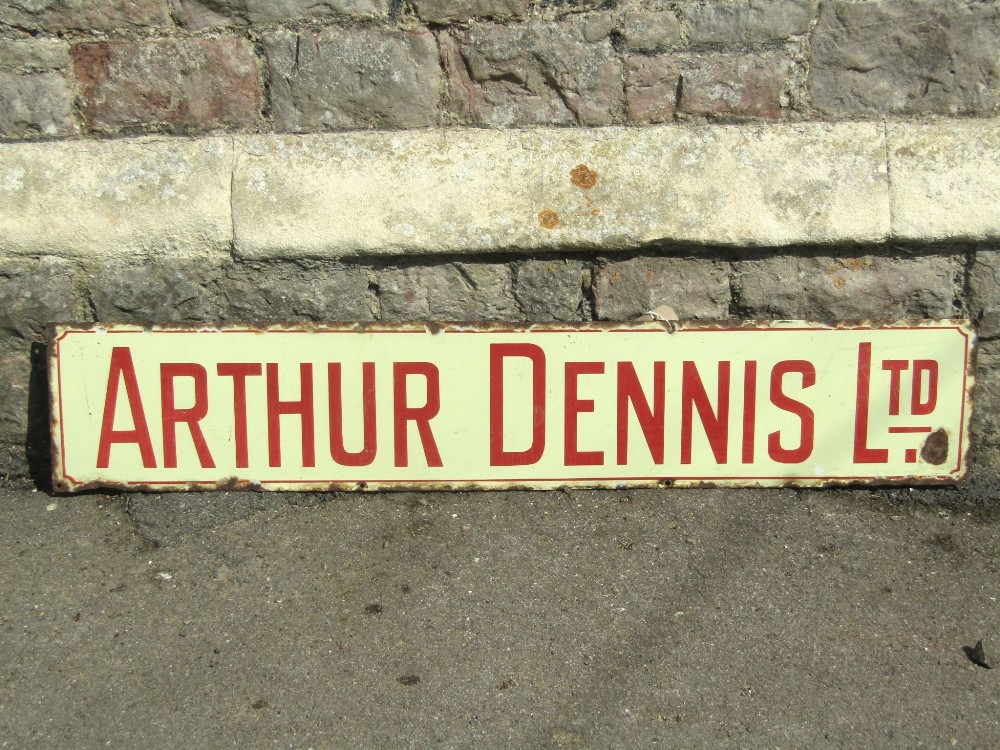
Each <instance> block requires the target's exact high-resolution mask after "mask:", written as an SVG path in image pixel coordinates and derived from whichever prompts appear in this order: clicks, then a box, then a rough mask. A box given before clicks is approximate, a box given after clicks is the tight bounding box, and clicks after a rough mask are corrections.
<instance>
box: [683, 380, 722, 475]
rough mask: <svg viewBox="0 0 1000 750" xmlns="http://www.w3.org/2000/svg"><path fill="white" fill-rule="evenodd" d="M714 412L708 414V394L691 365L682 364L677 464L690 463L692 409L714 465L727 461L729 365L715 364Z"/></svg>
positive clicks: (692, 423)
mask: <svg viewBox="0 0 1000 750" xmlns="http://www.w3.org/2000/svg"><path fill="white" fill-rule="evenodd" d="M716 400H717V401H718V403H719V409H718V412H713V411H712V404H711V403H710V402H709V400H708V393H706V392H705V386H704V385H703V384H702V382H701V376H700V375H699V374H698V368H697V367H696V366H695V363H694V362H690V361H688V362H685V363H684V375H683V378H682V380H681V463H682V464H689V463H691V442H692V435H691V433H692V432H693V431H694V409H697V410H698V416H699V417H700V418H701V423H702V425H703V426H704V428H705V435H706V436H707V437H708V444H709V445H710V446H711V448H712V454H713V455H714V456H715V461H716V463H720V464H724V463H726V462H727V460H728V448H729V445H728V442H729V362H719V387H718V398H717V399H716Z"/></svg>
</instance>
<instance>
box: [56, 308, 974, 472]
mask: <svg viewBox="0 0 1000 750" xmlns="http://www.w3.org/2000/svg"><path fill="white" fill-rule="evenodd" d="M974 348H975V336H974V334H973V332H972V330H971V329H970V326H969V324H968V322H967V321H925V322H920V323H893V324H868V323H863V324H844V323H841V324H836V325H824V324H818V323H806V322H796V321H780V322H771V323H761V322H731V323H715V324H706V323H691V322H680V323H660V322H652V323H630V324H617V323H616V324H599V323H585V324H579V325H532V326H512V325H497V324H482V325H433V324H427V325H423V324H416V325H414V324H402V325H356V326H333V325H332V326H294V327H292V326H271V327H262V328H238V327H221V328H219V327H170V326H162V327H156V326H154V327H151V328H139V327H134V326H99V325H81V326H58V327H55V328H54V329H53V330H52V333H51V340H50V349H49V356H50V363H49V364H50V369H49V372H50V383H51V407H52V426H53V432H52V443H53V466H54V483H55V487H56V489H58V490H61V491H74V490H81V489H85V488H90V487H124V488H131V489H138V490H143V489H147V490H157V491H159V490H169V489H178V490H183V489H211V488H225V489H232V488H247V487H253V488H264V489H284V490H287V489H297V490H324V489H367V490H376V489H396V488H417V489H442V488H455V489H468V488H484V489H495V488H554V487H565V486H573V487H646V486H674V485H678V486H684V485H691V486H697V485H704V484H712V485H732V486H778V485H822V484H830V483H850V482H859V481H863V482H880V483H888V482H919V483H934V482H951V481H955V480H958V479H960V478H961V477H962V476H963V475H964V473H965V470H966V459H965V456H966V453H967V451H968V425H969V419H970V405H971V399H970V393H971V389H972V381H973V377H972V361H973V353H974Z"/></svg>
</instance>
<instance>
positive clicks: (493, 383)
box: [490, 344, 545, 466]
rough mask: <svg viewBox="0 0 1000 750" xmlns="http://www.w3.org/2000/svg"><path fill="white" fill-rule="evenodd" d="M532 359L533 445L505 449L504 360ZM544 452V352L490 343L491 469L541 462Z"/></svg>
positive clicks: (538, 349)
mask: <svg viewBox="0 0 1000 750" xmlns="http://www.w3.org/2000/svg"><path fill="white" fill-rule="evenodd" d="M505 357H526V358H527V359H529V360H531V445H530V446H528V448H527V449H526V450H523V451H507V450H504V444H503V415H504V403H503V361H504V358H505ZM544 451H545V352H543V351H542V349H541V347H539V346H535V345H534V344H490V466H527V465H529V464H535V463H538V461H539V459H541V457H542V453H543V452H544Z"/></svg>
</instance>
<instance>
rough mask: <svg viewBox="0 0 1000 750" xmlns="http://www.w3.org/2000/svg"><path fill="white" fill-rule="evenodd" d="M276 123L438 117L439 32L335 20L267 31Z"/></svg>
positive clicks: (281, 126) (348, 124)
mask: <svg viewBox="0 0 1000 750" xmlns="http://www.w3.org/2000/svg"><path fill="white" fill-rule="evenodd" d="M264 48H265V50H266V52H267V61H268V66H269V67H270V73H271V99H272V106H273V113H274V126H275V128H276V129H277V130H279V131H290V132H293V133H300V132H309V131H316V130H331V129H332V130H337V129H351V128H410V127H421V126H425V125H434V124H436V123H437V121H438V116H439V113H438V104H439V100H440V87H441V67H440V64H439V62H438V50H437V43H436V41H435V39H434V35H433V34H432V33H431V32H430V31H428V30H427V29H425V28H417V29H414V30H412V31H407V32H402V31H395V30H391V31H386V30H381V29H359V30H348V29H338V28H327V29H324V30H322V31H301V32H299V33H296V32H292V31H287V30H281V31H276V32H273V33H270V34H267V35H265V37H264Z"/></svg>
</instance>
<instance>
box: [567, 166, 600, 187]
mask: <svg viewBox="0 0 1000 750" xmlns="http://www.w3.org/2000/svg"><path fill="white" fill-rule="evenodd" d="M569 181H570V182H572V183H573V184H574V185H576V186H577V187H578V188H581V189H583V190H590V189H591V188H592V187H594V185H596V184H597V172H595V171H594V170H593V169H591V168H590V167H588V166H587V165H586V164H577V165H576V166H575V167H573V168H572V169H571V170H570V171H569Z"/></svg>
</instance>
